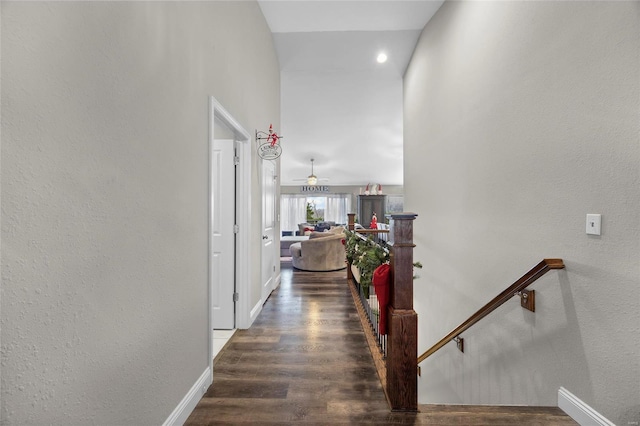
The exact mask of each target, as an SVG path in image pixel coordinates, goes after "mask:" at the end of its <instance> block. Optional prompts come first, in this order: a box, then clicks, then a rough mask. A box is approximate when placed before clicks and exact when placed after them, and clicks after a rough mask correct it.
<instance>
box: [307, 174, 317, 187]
mask: <svg viewBox="0 0 640 426" xmlns="http://www.w3.org/2000/svg"><path fill="white" fill-rule="evenodd" d="M317 183H318V178H317V177H316V175H309V177H308V178H307V184H308V185H315V184H317Z"/></svg>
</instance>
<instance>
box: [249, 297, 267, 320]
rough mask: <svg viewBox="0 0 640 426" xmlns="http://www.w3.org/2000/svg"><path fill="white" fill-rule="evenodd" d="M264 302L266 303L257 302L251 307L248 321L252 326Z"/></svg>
mask: <svg viewBox="0 0 640 426" xmlns="http://www.w3.org/2000/svg"><path fill="white" fill-rule="evenodd" d="M264 302H266V300H262V299H260V300H258V303H256V305H255V306H254V307H253V309H251V316H250V321H251V323H252V324H253V321H255V319H256V318H258V315H260V311H262V305H264Z"/></svg>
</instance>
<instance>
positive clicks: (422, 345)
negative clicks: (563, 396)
mask: <svg viewBox="0 0 640 426" xmlns="http://www.w3.org/2000/svg"><path fill="white" fill-rule="evenodd" d="M639 55H640V3H639V2H465V1H463V2H458V1H455V2H454V1H450V2H446V3H445V4H444V5H443V7H442V8H441V9H440V10H439V12H438V13H437V14H436V15H435V17H434V18H433V19H432V20H431V21H430V22H429V23H428V24H427V26H426V27H425V29H424V31H423V34H422V36H421V38H420V41H419V43H418V46H417V48H416V51H415V53H414V57H413V59H412V62H411V64H410V66H409V68H408V71H407V73H406V75H405V87H404V93H405V105H404V108H405V129H404V132H405V152H404V158H405V178H404V188H405V210H407V211H414V212H416V213H418V214H419V217H418V218H417V220H416V222H415V226H416V229H415V234H414V236H415V240H416V244H417V248H416V251H415V258H416V260H420V261H422V263H423V264H424V269H422V270H421V271H420V274H419V275H420V276H421V278H420V279H418V280H417V281H416V283H415V299H416V302H415V304H416V310H417V312H418V314H419V318H420V322H419V330H420V331H419V352H420V353H421V352H423V351H424V350H426V349H427V348H428V347H430V346H431V345H432V344H434V343H435V342H436V341H437V340H439V339H440V338H441V337H443V336H444V335H446V334H447V333H448V332H449V331H451V330H452V329H453V328H454V327H455V326H457V325H458V324H459V323H461V322H462V321H463V320H465V319H466V318H467V317H468V316H469V315H471V314H472V313H473V312H475V311H476V310H477V309H478V308H480V307H481V306H482V305H483V304H485V303H486V302H488V301H489V300H490V299H491V298H493V297H494V296H495V295H497V294H498V293H499V292H500V291H502V290H503V289H504V288H506V287H507V286H508V285H510V284H511V283H513V282H514V281H515V280H516V279H517V278H519V277H520V276H521V275H522V274H524V272H526V271H527V270H528V269H529V268H531V267H532V266H534V265H535V264H536V263H538V262H539V261H540V260H541V259H542V258H544V257H561V258H563V259H564V261H565V264H566V270H564V271H560V272H556V271H552V272H551V273H549V274H547V275H546V276H545V277H543V278H542V279H541V280H540V281H538V282H537V283H536V284H535V285H534V286H533V288H534V289H535V290H536V293H537V294H536V302H537V307H536V309H537V311H536V313H535V314H533V313H530V312H528V311H525V310H523V309H521V308H520V307H519V300H518V299H516V298H514V300H512V301H509V302H508V303H507V304H506V305H504V306H503V307H502V308H500V309H499V310H498V311H497V312H495V313H494V314H493V315H492V316H491V317H490V318H488V319H485V320H484V321H483V322H482V323H480V324H478V325H476V326H475V327H474V328H472V329H471V330H470V331H469V332H467V333H465V334H464V336H463V337H464V338H465V344H466V350H465V354H461V353H460V352H458V351H457V349H456V348H455V344H453V343H451V344H449V345H447V346H446V347H445V348H443V349H442V350H441V351H439V352H438V353H437V354H436V355H434V356H433V357H431V358H429V359H427V360H426V361H424V362H423V363H422V364H421V366H422V377H421V379H420V381H419V393H420V402H421V403H465V404H528V405H556V404H557V390H558V388H559V387H560V386H564V387H565V388H567V389H568V390H570V391H571V392H572V393H574V394H575V395H576V396H578V397H579V398H580V399H582V400H583V401H584V402H586V403H587V404H589V405H591V406H592V407H593V408H594V409H596V410H597V411H599V412H600V413H601V414H602V415H604V416H606V417H607V418H609V419H610V420H611V421H613V422H615V423H617V424H620V425H622V424H627V423H628V422H637V421H638V420H639V419H640V399H639V395H640V385H639V383H640V380H639V379H640V366H639V361H640V297H639V296H638V289H639V288H640V220H639V216H638V212H640V191H639V188H640V186H639V183H640V180H639V165H640V143H639V134H640V125H639V121H638V117H639V112H640V107H639V99H640V75H639V72H640V71H639V70H640V57H639ZM587 213H600V214H602V218H603V225H602V235H601V236H599V237H598V236H587V235H586V234H585V215H586V214H587Z"/></svg>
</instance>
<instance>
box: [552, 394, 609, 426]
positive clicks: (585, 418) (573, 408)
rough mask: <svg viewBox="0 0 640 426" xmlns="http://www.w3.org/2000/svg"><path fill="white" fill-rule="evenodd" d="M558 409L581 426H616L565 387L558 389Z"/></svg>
mask: <svg viewBox="0 0 640 426" xmlns="http://www.w3.org/2000/svg"><path fill="white" fill-rule="evenodd" d="M558 407H560V409H561V410H562V411H564V412H565V413H567V415H569V417H571V418H572V419H573V420H575V421H576V422H578V424H580V425H581V426H594V425H600V426H615V424H613V423H612V422H610V421H609V420H607V419H606V418H605V417H604V416H603V415H601V414H600V413H598V412H597V411H596V410H594V409H593V408H591V407H589V406H588V405H587V404H585V403H584V402H582V400H580V399H579V398H578V397H576V396H575V395H574V394H572V393H571V392H569V391H568V390H566V389H565V388H563V387H561V388H560V389H558Z"/></svg>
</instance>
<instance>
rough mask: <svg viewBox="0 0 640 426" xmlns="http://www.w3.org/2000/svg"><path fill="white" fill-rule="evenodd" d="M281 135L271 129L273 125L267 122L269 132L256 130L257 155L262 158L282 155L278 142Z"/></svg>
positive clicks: (270, 158) (272, 158) (273, 158)
mask: <svg viewBox="0 0 640 426" xmlns="http://www.w3.org/2000/svg"><path fill="white" fill-rule="evenodd" d="M280 139H282V136H280V135H278V134H277V133H276V132H274V131H273V125H272V124H269V132H268V133H267V132H263V131H261V130H256V142H257V143H258V155H259V156H260V158H262V159H264V160H275V159H276V158H278V157H280V155H282V147H281V146H280V144H279V142H280Z"/></svg>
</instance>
